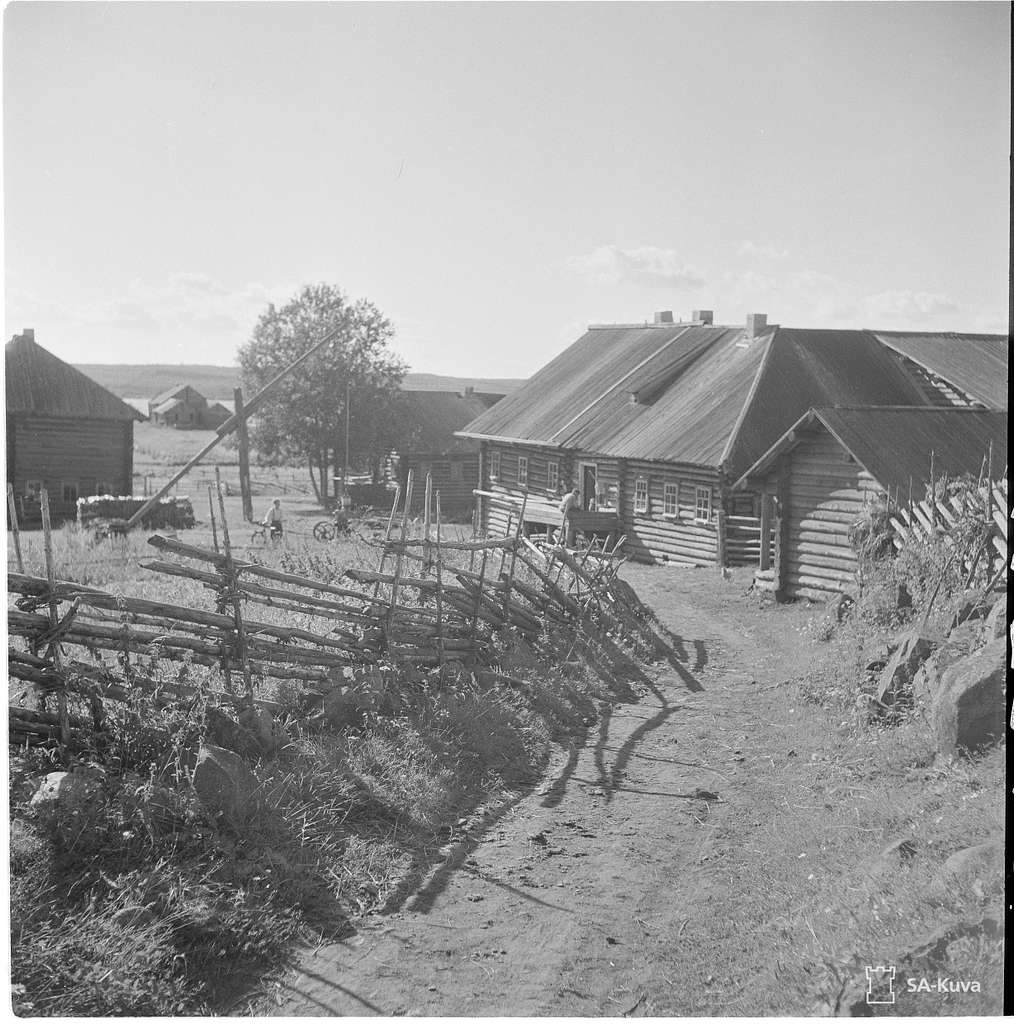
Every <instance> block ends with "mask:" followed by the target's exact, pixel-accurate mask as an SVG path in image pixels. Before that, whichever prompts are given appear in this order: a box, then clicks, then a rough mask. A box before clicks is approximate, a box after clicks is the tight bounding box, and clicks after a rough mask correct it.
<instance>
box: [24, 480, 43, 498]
mask: <svg viewBox="0 0 1014 1024" xmlns="http://www.w3.org/2000/svg"><path fill="white" fill-rule="evenodd" d="M40 494H42V481H41V480H26V481H25V497H26V498H35V499H36V500H38V497H39V495H40Z"/></svg>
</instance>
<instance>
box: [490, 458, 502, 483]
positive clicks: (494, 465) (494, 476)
mask: <svg viewBox="0 0 1014 1024" xmlns="http://www.w3.org/2000/svg"><path fill="white" fill-rule="evenodd" d="M489 478H490V480H499V479H500V453H499V452H493V454H492V455H490V457H489Z"/></svg>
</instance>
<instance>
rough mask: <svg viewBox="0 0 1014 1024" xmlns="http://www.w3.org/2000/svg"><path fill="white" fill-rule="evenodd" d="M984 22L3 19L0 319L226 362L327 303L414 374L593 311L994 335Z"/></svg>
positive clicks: (95, 11)
mask: <svg viewBox="0 0 1014 1024" xmlns="http://www.w3.org/2000/svg"><path fill="white" fill-rule="evenodd" d="M1009 41H1010V9H1009V7H1008V5H1007V4H1003V3H958V4H947V3H927V4H923V3H900V4H896V3H873V4H865V3H845V4H832V3H791V4H765V3H747V4H735V3H707V4H690V3H671V4H650V5H641V4H634V3H622V4H596V5H585V4H580V3H566V4H507V3H503V4H479V3H474V4H473V3H469V4H450V3H448V4H375V3H370V4H351V3H350V4H328V3H308V4H303V3H225V4H216V3H166V4H160V3H124V4H107V3H72V4H63V3H40V2H14V3H12V4H10V5H8V6H7V7H6V8H5V10H4V20H3V53H4V74H3V115H4V242H5V248H4V253H5V322H6V331H7V337H8V338H9V337H11V336H12V335H13V334H14V333H17V332H20V331H21V330H22V329H23V328H27V327H32V328H34V329H35V336H36V340H37V341H38V342H39V343H40V344H42V345H43V346H45V347H46V348H48V349H50V350H51V351H52V352H54V353H55V354H57V355H58V356H60V357H61V358H64V359H68V360H70V361H73V362H89V363H117V362H125V363H145V362H150V363H155V362H172V363H179V362H195V363H212V364H221V365H229V364H232V363H234V362H235V358H236V352H237V349H238V348H239V346H240V345H242V344H243V343H244V342H245V341H246V340H247V339H248V338H249V336H250V332H251V330H252V328H253V326H254V324H255V322H256V320H257V317H258V316H259V315H260V314H261V313H262V312H263V311H264V309H265V308H266V307H267V304H268V303H269V302H276V303H282V302H284V301H286V300H287V299H288V298H290V297H292V296H293V295H294V294H295V293H296V292H298V290H299V289H300V287H301V286H303V285H305V284H309V283H315V282H320V281H323V282H327V283H329V284H334V285H338V286H339V287H340V288H341V289H342V290H343V291H344V292H345V293H346V294H347V295H349V297H350V298H353V299H358V298H366V299H369V300H370V301H372V302H373V303H374V304H375V305H376V306H377V307H378V308H379V309H380V310H381V311H383V312H384V313H385V314H386V315H387V316H388V317H389V318H390V319H391V321H392V322H393V324H394V325H395V328H396V336H395V340H394V342H393V347H394V349H395V350H396V351H397V352H398V353H399V354H400V355H402V356H403V357H404V358H405V359H406V360H407V362H408V363H409V364H410V365H411V368H412V369H413V370H416V371H420V372H432V373H446V374H455V375H461V376H464V375H476V376H501V377H526V376H528V375H530V374H531V373H533V372H534V371H535V370H537V369H538V368H539V367H540V366H541V365H543V364H544V363H545V362H547V361H548V359H549V358H551V357H552V356H553V355H555V354H556V353H557V352H559V351H560V350H562V349H563V348H564V347H565V346H566V345H567V344H568V343H570V342H571V341H573V340H575V339H576V338H577V337H578V336H579V335H580V334H581V332H582V331H583V330H584V328H585V326H586V325H587V324H589V323H603V322H621V323H632V322H641V321H643V320H646V319H648V320H650V319H651V318H652V316H653V314H654V312H656V311H659V310H673V311H674V313H675V314H676V316H677V317H680V316H682V317H684V318H688V317H689V316H690V315H691V313H692V311H693V310H697V309H712V310H714V312H715V322H716V323H733V324H735V323H740V322H742V321H743V320H744V318H745V316H746V315H747V314H748V313H751V312H763V313H767V315H768V319H769V321H770V322H774V323H781V324H785V325H788V326H796V327H878V328H882V329H898V328H912V329H923V330H965V331H988V332H1002V333H1006V331H1007V305H1008V299H1007V296H1008V246H1009V230H1010V228H1009V224H1010V220H1009V193H1008V173H1009V153H1010V131H1009V124H1010V100H1009V97H1010V52H1009Z"/></svg>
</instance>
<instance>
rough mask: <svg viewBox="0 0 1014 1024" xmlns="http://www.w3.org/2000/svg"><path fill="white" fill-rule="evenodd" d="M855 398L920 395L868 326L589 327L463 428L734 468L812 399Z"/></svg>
mask: <svg viewBox="0 0 1014 1024" xmlns="http://www.w3.org/2000/svg"><path fill="white" fill-rule="evenodd" d="M632 392H636V393H637V399H638V400H637V402H636V403H635V402H634V401H632V400H631V393H632ZM858 402H862V403H873V404H877V405H921V404H922V403H923V398H922V393H921V392H920V391H919V389H918V387H917V386H916V384H915V383H914V381H913V380H912V379H911V378H910V377H909V375H908V374H907V373H906V372H905V371H904V369H903V368H902V367H901V366H900V364H899V362H898V361H897V360H896V359H895V358H893V357H892V356H890V355H889V354H888V352H887V351H886V350H885V349H884V347H883V346H882V345H881V344H880V343H879V342H878V341H877V339H876V338H874V336H873V335H872V334H870V333H868V332H866V331H811V330H792V329H787V328H777V327H772V328H769V329H768V330H767V331H766V332H765V333H762V334H761V335H759V336H758V337H756V338H753V339H752V340H749V341H748V340H747V339H746V333H745V331H744V330H743V329H742V328H732V327H715V326H701V325H698V324H665V325H660V326H650V325H645V326H633V327H610V328H589V330H588V331H587V332H586V333H585V334H584V335H583V336H582V337H581V338H580V339H578V341H576V342H575V343H574V344H573V345H571V346H570V348H568V349H566V350H565V351H564V352H563V353H561V354H560V355H559V356H557V357H556V359H554V360H553V361H552V362H551V363H549V364H548V365H547V366H545V367H544V368H543V369H542V370H540V371H539V372H538V373H537V374H535V376H534V377H532V378H531V380H529V382H528V383H527V384H526V385H524V386H523V387H522V388H520V389H519V390H518V391H516V392H515V393H514V394H512V395H508V396H507V397H506V398H505V399H503V401H501V402H500V403H498V404H497V405H496V406H494V407H493V408H492V409H490V410H489V411H488V412H486V413H484V414H483V415H481V416H479V417H478V418H477V419H476V420H474V421H473V422H472V423H469V424H468V426H467V427H466V428H465V431H464V432H465V433H467V434H468V436H472V437H487V438H502V439H511V440H518V441H526V442H530V443H535V444H548V445H553V446H555V447H561V448H572V449H581V450H585V451H592V452H597V453H599V454H602V455H609V456H614V457H617V458H627V459H647V460H652V461H660V462H674V463H691V464H696V465H707V466H715V467H723V468H724V469H725V470H726V471H727V472H729V473H730V474H732V475H738V474H739V473H741V472H742V471H743V470H744V469H745V468H746V467H747V466H749V465H750V464H751V463H752V462H753V461H755V460H756V459H757V458H758V457H759V456H760V455H761V454H762V453H763V452H764V451H765V449H766V448H767V447H768V446H769V445H770V444H771V443H772V442H773V441H775V440H776V439H777V438H778V437H779V436H780V435H781V434H782V433H783V431H785V430H786V428H787V427H788V426H789V425H790V424H791V423H792V422H794V421H795V420H796V419H798V418H799V416H800V415H802V414H803V413H804V412H806V410H807V409H809V408H810V407H812V406H832V405H847V404H856V403H858Z"/></svg>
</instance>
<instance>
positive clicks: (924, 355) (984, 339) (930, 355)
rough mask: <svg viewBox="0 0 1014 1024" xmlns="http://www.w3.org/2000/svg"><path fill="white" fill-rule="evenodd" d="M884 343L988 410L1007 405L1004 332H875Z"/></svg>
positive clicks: (1006, 352) (1005, 339)
mask: <svg viewBox="0 0 1014 1024" xmlns="http://www.w3.org/2000/svg"><path fill="white" fill-rule="evenodd" d="M873 333H874V334H875V335H876V336H877V338H879V339H880V340H881V341H882V342H883V343H884V344H885V345H887V346H888V347H889V348H891V349H893V350H894V351H895V352H897V353H898V354H899V355H901V356H904V357H905V358H906V359H911V360H912V362H914V363H917V364H918V365H919V366H921V367H922V368H923V369H924V370H927V371H928V372H930V373H932V374H934V375H935V376H937V377H942V378H943V379H944V380H946V381H947V382H948V383H950V384H953V385H955V386H956V387H958V388H960V389H961V390H962V391H964V392H965V394H967V395H969V396H971V397H972V398H974V399H975V400H976V401H978V402H981V403H982V404H983V405H985V406H986V407H987V408H990V409H1006V408H1007V373H1008V342H1009V339H1008V337H1007V335H1005V334H958V333H955V332H951V331H948V332H945V333H936V334H930V333H926V332H919V331H874V332H873Z"/></svg>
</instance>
